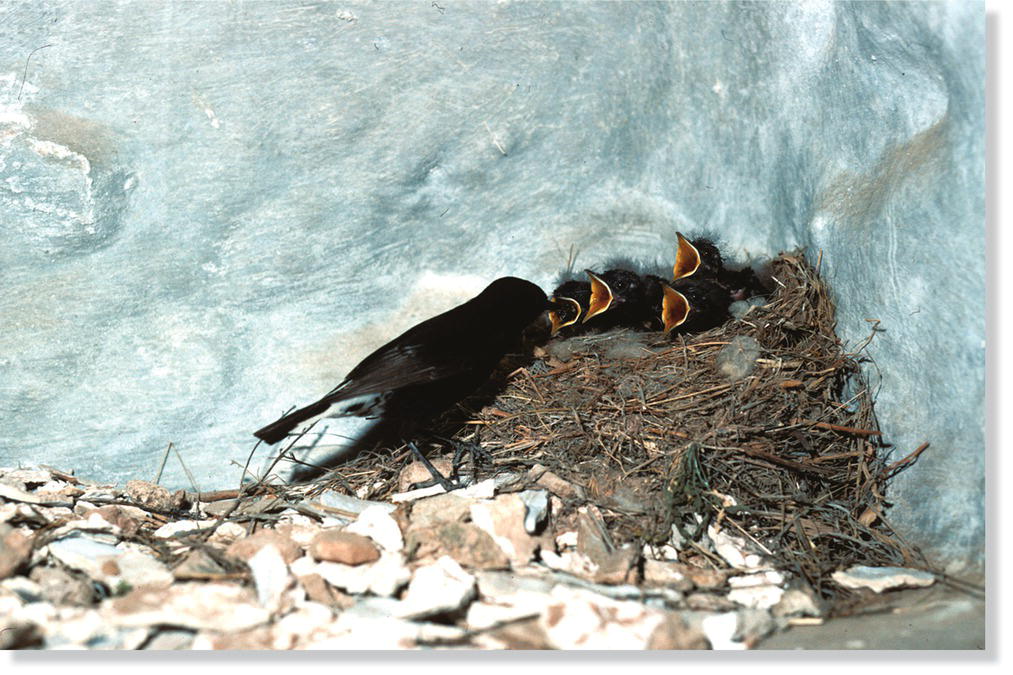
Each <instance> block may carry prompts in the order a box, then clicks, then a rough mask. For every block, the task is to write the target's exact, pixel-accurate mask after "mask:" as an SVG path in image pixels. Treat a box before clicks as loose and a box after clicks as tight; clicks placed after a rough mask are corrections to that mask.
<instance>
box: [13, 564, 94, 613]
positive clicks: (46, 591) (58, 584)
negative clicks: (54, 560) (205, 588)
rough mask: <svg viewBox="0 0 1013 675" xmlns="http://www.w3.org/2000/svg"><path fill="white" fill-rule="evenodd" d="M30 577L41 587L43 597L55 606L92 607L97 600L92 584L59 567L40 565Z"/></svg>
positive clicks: (33, 569) (30, 573) (34, 568)
mask: <svg viewBox="0 0 1013 675" xmlns="http://www.w3.org/2000/svg"><path fill="white" fill-rule="evenodd" d="M28 576H29V579H31V580H32V581H34V582H35V583H36V584H38V585H39V589H40V592H41V593H42V597H43V598H45V600H46V601H47V602H50V603H53V604H54V605H72V606H73V605H90V604H92V602H94V600H95V591H94V589H93V588H92V585H91V584H89V583H87V582H85V581H83V580H81V579H79V578H77V577H74V576H72V575H70V574H69V573H68V572H66V571H64V570H62V569H60V568H58V567H45V566H42V565H39V566H37V567H33V568H32V571H31V572H29V575H28Z"/></svg>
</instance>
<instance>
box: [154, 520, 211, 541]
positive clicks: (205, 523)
mask: <svg viewBox="0 0 1013 675" xmlns="http://www.w3.org/2000/svg"><path fill="white" fill-rule="evenodd" d="M215 522H217V521H214V520H176V521H170V522H168V523H166V524H165V525H163V526H162V527H160V528H158V529H157V530H155V531H154V532H152V534H153V535H154V536H156V537H159V538H160V539H168V538H169V537H172V536H174V535H177V534H179V533H181V532H193V531H196V530H202V529H204V528H206V527H211V526H212V525H214V524H215Z"/></svg>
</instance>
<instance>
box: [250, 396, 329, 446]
mask: <svg viewBox="0 0 1013 675" xmlns="http://www.w3.org/2000/svg"><path fill="white" fill-rule="evenodd" d="M330 407H331V404H330V403H329V402H327V401H326V400H322V401H317V402H316V403H311V404H310V405H308V406H306V407H305V408H299V409H298V410H295V411H293V412H290V413H289V414H287V415H285V416H284V417H282V418H281V419H279V420H278V421H276V422H271V423H270V424H268V425H267V426H266V427H264V428H263V429H258V430H257V431H254V432H253V435H254V436H256V437H257V438H259V439H260V440H262V441H264V442H265V443H267V444H268V445H274V444H275V443H277V442H278V441H280V440H282V439H283V438H285V437H286V436H288V434H289V432H290V431H292V430H293V429H295V428H296V427H297V426H299V425H300V424H302V423H303V422H305V421H306V420H308V419H312V418H314V417H316V416H317V415H320V414H323V413H325V412H327V409H328V408H330Z"/></svg>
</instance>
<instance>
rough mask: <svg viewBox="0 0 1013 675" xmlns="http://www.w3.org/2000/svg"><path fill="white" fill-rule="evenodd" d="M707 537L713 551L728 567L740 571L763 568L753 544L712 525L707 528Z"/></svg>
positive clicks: (761, 560)
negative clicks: (712, 546)
mask: <svg viewBox="0 0 1013 675" xmlns="http://www.w3.org/2000/svg"><path fill="white" fill-rule="evenodd" d="M707 536H708V537H710V540H711V543H713V544H714V550H715V551H717V554H718V555H720V556H721V557H722V558H724V559H725V562H727V563H728V564H729V565H731V566H732V567H734V568H736V569H740V570H756V569H760V568H762V567H764V566H765V564H764V561H763V558H762V557H761V556H760V554H758V553H756V552H754V551H753V544H752V543H751V542H747V541H746V540H745V539H743V538H742V537H739V536H736V535H733V534H731V533H730V532H729V531H728V530H727V529H719V528H717V527H715V526H714V525H713V524H711V525H708V526H707Z"/></svg>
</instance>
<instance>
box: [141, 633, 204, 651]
mask: <svg viewBox="0 0 1013 675" xmlns="http://www.w3.org/2000/svg"><path fill="white" fill-rule="evenodd" d="M193 637H194V634H193V633H192V632H191V631H188V630H174V629H166V630H159V631H158V632H157V633H156V634H155V635H154V636H153V637H152V638H151V640H150V641H148V643H147V644H145V645H144V646H143V647H142V649H144V650H145V651H153V652H162V651H171V650H177V649H191V648H192V645H193Z"/></svg>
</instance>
